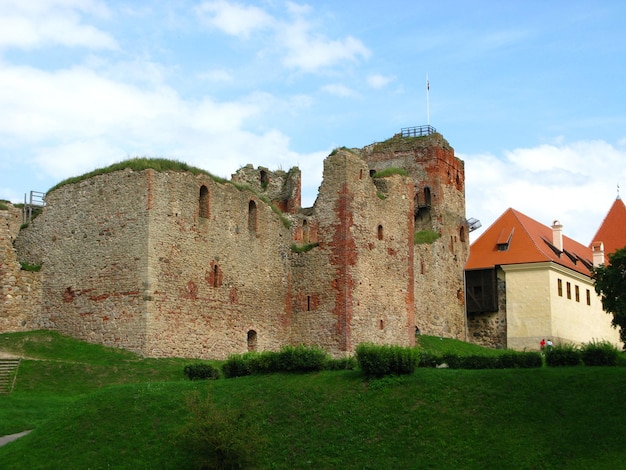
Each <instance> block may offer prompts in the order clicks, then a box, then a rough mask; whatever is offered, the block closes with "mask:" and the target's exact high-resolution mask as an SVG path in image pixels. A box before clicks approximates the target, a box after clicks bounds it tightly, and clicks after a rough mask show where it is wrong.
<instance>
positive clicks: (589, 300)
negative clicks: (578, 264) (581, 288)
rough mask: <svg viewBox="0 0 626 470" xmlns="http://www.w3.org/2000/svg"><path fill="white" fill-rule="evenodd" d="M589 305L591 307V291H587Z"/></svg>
mask: <svg viewBox="0 0 626 470" xmlns="http://www.w3.org/2000/svg"><path fill="white" fill-rule="evenodd" d="M587 305H591V291H590V290H589V289H587Z"/></svg>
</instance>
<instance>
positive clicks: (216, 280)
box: [213, 264, 220, 287]
mask: <svg viewBox="0 0 626 470" xmlns="http://www.w3.org/2000/svg"><path fill="white" fill-rule="evenodd" d="M219 286H220V268H219V266H218V265H217V264H215V265H213V287H219Z"/></svg>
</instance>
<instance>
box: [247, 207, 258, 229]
mask: <svg viewBox="0 0 626 470" xmlns="http://www.w3.org/2000/svg"><path fill="white" fill-rule="evenodd" d="M256 212H257V210H256V202H254V201H250V203H249V204H248V230H250V231H251V232H256Z"/></svg>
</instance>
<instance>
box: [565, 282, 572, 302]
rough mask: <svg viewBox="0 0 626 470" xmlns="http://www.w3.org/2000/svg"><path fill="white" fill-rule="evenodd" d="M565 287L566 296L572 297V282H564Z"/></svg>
mask: <svg viewBox="0 0 626 470" xmlns="http://www.w3.org/2000/svg"><path fill="white" fill-rule="evenodd" d="M565 289H566V290H567V298H568V299H571V298H572V284H571V283H570V282H568V283H567V284H566V287H565Z"/></svg>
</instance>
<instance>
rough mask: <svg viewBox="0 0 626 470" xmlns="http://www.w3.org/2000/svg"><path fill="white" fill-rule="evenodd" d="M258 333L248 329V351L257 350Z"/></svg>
mask: <svg viewBox="0 0 626 470" xmlns="http://www.w3.org/2000/svg"><path fill="white" fill-rule="evenodd" d="M256 343H257V334H256V331H254V330H250V331H248V351H256Z"/></svg>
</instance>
